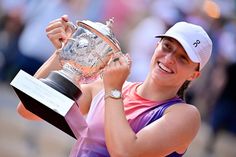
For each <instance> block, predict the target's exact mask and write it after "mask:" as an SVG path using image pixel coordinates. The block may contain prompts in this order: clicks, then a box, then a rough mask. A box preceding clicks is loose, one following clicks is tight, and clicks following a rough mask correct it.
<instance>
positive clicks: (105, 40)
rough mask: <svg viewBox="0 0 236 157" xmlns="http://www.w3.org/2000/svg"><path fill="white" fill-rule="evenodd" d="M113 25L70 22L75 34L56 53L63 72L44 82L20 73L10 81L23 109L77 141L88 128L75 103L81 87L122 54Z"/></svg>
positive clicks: (110, 22)
mask: <svg viewBox="0 0 236 157" xmlns="http://www.w3.org/2000/svg"><path fill="white" fill-rule="evenodd" d="M112 24H113V19H110V20H109V21H107V22H106V24H102V23H99V22H92V21H89V20H83V21H77V22H76V25H74V24H72V23H70V22H68V25H69V26H71V28H73V33H72V35H71V37H70V38H69V39H68V40H67V42H66V43H63V44H62V45H63V46H62V48H61V49H60V50H58V51H57V53H58V55H59V60H60V63H61V65H62V69H61V70H58V71H52V72H50V73H49V75H48V76H47V77H46V78H41V79H36V78H34V77H32V76H30V75H29V74H27V73H25V72H23V71H22V70H21V71H19V72H18V74H17V75H16V76H15V78H14V79H13V80H12V81H11V85H12V86H13V88H14V90H15V92H16V94H17V95H18V97H19V98H20V100H21V102H22V103H23V105H24V107H25V108H26V109H27V110H29V111H30V112H32V113H34V114H35V115H37V116H39V117H40V118H42V119H44V120H45V121H47V122H49V123H50V124H52V125H54V126H56V127H57V128H59V129H60V130H62V131H64V132H65V133H67V134H69V135H70V136H72V137H74V138H78V137H79V136H80V134H79V131H78V130H85V129H86V128H87V123H86V120H85V119H84V118H83V115H82V114H81V113H80V111H79V108H78V107H79V106H78V105H77V103H76V100H77V99H78V98H79V97H80V95H81V94H82V92H81V91H80V89H79V88H78V84H80V83H89V82H91V81H93V80H94V79H96V78H97V77H98V76H99V75H100V74H101V73H102V70H103V68H104V67H105V66H106V65H107V63H108V61H109V60H110V59H111V56H112V54H114V53H121V51H120V46H119V43H118V41H117V40H116V38H115V36H114V33H113V32H112V30H111V28H112ZM69 111H71V112H69ZM68 117H69V118H68ZM68 119H69V120H68ZM73 128H76V130H77V131H75V130H73ZM82 132H83V131H82Z"/></svg>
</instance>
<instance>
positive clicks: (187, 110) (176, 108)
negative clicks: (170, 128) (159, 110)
mask: <svg viewBox="0 0 236 157" xmlns="http://www.w3.org/2000/svg"><path fill="white" fill-rule="evenodd" d="M169 112H172V113H173V114H174V115H175V114H176V115H178V116H180V117H185V118H186V116H187V117H188V118H190V119H192V118H196V120H197V121H198V120H199V121H200V112H199V110H198V109H197V108H196V107H195V106H193V105H191V104H187V103H179V104H176V105H172V106H171V107H169V108H168V109H167V110H166V112H165V113H164V114H166V113H169Z"/></svg>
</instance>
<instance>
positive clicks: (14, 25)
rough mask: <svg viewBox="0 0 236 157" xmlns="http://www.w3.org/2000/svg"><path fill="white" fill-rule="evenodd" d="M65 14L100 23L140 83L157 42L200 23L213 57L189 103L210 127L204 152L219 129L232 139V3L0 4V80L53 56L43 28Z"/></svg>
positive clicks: (235, 98)
mask: <svg viewBox="0 0 236 157" xmlns="http://www.w3.org/2000/svg"><path fill="white" fill-rule="evenodd" d="M64 14H67V15H69V18H70V20H71V21H72V22H74V23H75V22H76V21H77V20H84V19H88V20H91V21H99V22H103V23H104V22H105V21H106V20H108V19H109V18H112V17H114V21H115V23H114V26H113V31H114V33H115V35H116V37H117V39H118V40H119V41H120V43H121V46H122V50H123V51H124V52H125V53H129V54H130V55H131V58H132V60H133V63H132V70H131V74H130V77H129V80H132V81H142V80H143V79H144V76H145V75H146V74H147V72H148V68H149V61H150V57H151V56H152V53H153V52H154V49H155V46H156V44H157V42H158V40H159V39H156V38H155V36H156V35H158V34H161V33H164V32H165V31H166V30H167V29H168V28H169V27H170V26H171V25H173V24H174V23H176V22H178V21H188V22H192V23H195V24H199V25H201V26H202V27H203V28H204V29H205V30H206V31H207V32H208V33H209V36H210V37H211V39H212V40H213V53H212V58H211V60H210V62H209V64H208V65H207V66H206V68H204V69H203V71H202V74H201V75H202V76H201V77H200V78H199V79H198V80H197V81H195V82H192V85H191V87H190V88H189V90H188V93H187V100H186V101H188V102H190V103H192V104H194V105H196V106H197V107H198V108H199V110H200V112H201V115H202V119H203V121H205V122H206V123H208V124H209V125H210V126H211V128H212V134H211V135H212V136H211V137H209V145H208V146H207V148H206V149H207V150H208V151H209V152H211V151H213V150H212V149H213V146H214V143H215V140H217V136H218V134H219V132H220V131H221V130H225V131H227V132H229V133H230V134H233V135H236V84H235V82H236V81H235V80H236V0H225V1H222V0H191V1H189V0H50V1H49V0H38V1H37V0H17V1H16V0H0V81H1V82H6V83H8V82H10V81H11V80H12V78H13V77H14V76H15V75H16V73H17V72H18V71H19V70H20V69H23V70H24V71H26V72H28V73H29V74H31V75H33V74H34V73H35V71H36V70H37V69H38V68H39V67H40V66H41V65H42V63H43V62H44V61H45V60H46V59H47V58H48V57H49V56H50V55H51V54H52V53H53V52H54V48H53V47H52V45H51V43H50V42H49V40H48V39H47V37H46V33H45V28H46V26H47V24H48V23H49V22H50V21H52V20H54V19H56V18H59V17H60V16H62V15H64Z"/></svg>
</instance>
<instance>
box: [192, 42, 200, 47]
mask: <svg viewBox="0 0 236 157" xmlns="http://www.w3.org/2000/svg"><path fill="white" fill-rule="evenodd" d="M200 43H201V42H200V40H196V41H195V42H194V43H193V45H194V47H197V46H198V45H199V44H200Z"/></svg>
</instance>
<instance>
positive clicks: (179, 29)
mask: <svg viewBox="0 0 236 157" xmlns="http://www.w3.org/2000/svg"><path fill="white" fill-rule="evenodd" d="M156 37H171V38H174V39H175V40H177V41H178V42H179V43H180V44H181V45H182V46H183V48H184V50H185V51H186V53H187V55H188V56H189V58H190V59H191V60H192V61H193V62H195V63H200V70H202V68H203V67H204V66H205V65H206V63H207V62H208V60H209V58H210V56H211V52H212V41H211V39H210V37H209V36H208V35H207V33H206V31H205V30H204V29H203V28H202V27H201V26H198V25H195V24H191V23H187V22H178V23H176V24H175V25H174V26H172V27H171V28H170V29H169V30H167V32H166V33H165V34H162V35H158V36H156Z"/></svg>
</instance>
